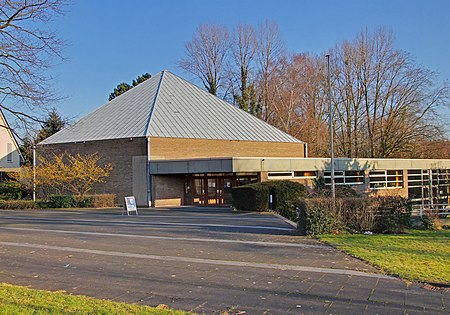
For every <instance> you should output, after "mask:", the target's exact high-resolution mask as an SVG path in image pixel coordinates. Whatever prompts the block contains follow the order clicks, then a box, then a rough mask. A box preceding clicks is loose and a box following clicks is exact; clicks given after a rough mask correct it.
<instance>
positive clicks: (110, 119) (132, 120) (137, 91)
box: [41, 73, 162, 144]
mask: <svg viewBox="0 0 450 315" xmlns="http://www.w3.org/2000/svg"><path fill="white" fill-rule="evenodd" d="M161 75H162V73H158V74H157V75H155V76H154V77H151V78H150V79H148V80H146V81H144V82H142V83H141V84H139V85H138V86H136V87H134V88H132V89H131V90H129V91H127V92H126V93H124V94H122V95H119V96H118V97H116V98H115V99H113V100H112V101H110V102H108V103H106V104H105V105H103V106H102V107H100V108H98V109H97V110H95V111H94V112H92V113H90V114H88V115H87V116H85V117H83V118H81V119H80V120H79V121H78V122H76V123H75V124H73V125H71V126H69V127H67V128H65V129H63V130H61V131H60V132H57V133H56V134H54V135H52V136H51V137H49V138H47V139H45V140H44V141H42V142H41V143H42V144H52V143H66V142H80V141H92V140H106V139H120V138H132V137H145V130H146V125H147V121H148V117H149V113H150V108H151V105H152V103H153V99H154V97H155V94H156V92H157V87H158V83H159V79H160V76H161Z"/></svg>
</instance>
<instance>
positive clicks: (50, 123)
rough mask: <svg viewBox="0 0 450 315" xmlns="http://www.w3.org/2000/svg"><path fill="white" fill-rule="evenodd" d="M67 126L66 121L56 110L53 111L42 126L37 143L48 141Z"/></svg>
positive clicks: (37, 136)
mask: <svg viewBox="0 0 450 315" xmlns="http://www.w3.org/2000/svg"><path fill="white" fill-rule="evenodd" d="M65 126H66V121H65V120H64V119H63V118H62V117H61V116H60V115H59V114H58V113H57V112H56V110H55V109H53V110H52V111H51V112H50V114H49V115H48V118H47V120H46V121H44V123H43V124H42V125H41V130H39V132H38V134H37V135H36V140H35V143H39V142H41V141H43V140H45V139H47V138H48V137H50V136H51V135H53V134H55V133H57V132H58V131H60V130H61V129H63V128H64V127H65Z"/></svg>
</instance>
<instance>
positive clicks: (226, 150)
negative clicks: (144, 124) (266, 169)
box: [150, 137, 304, 160]
mask: <svg viewBox="0 0 450 315" xmlns="http://www.w3.org/2000/svg"><path fill="white" fill-rule="evenodd" d="M150 156H151V158H152V159H154V160H170V159H190V158H204V157H304V145H303V143H285V142H254V141H236V140H209V139H181V138H157V137H152V138H150Z"/></svg>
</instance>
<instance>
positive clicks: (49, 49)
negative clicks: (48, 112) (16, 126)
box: [0, 0, 65, 123]
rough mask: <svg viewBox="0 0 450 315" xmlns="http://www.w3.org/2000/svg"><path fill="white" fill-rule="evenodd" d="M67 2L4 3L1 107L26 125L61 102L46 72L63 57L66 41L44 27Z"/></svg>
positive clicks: (0, 12)
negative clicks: (53, 102) (53, 61)
mask: <svg viewBox="0 0 450 315" xmlns="http://www.w3.org/2000/svg"><path fill="white" fill-rule="evenodd" d="M64 2H65V1H60V0H28V1H25V0H22V1H9V0H0V108H1V109H2V110H4V111H5V112H7V113H9V114H12V115H14V116H15V117H16V118H18V119H19V121H21V122H22V123H28V122H30V121H33V120H34V121H41V120H40V119H39V114H42V109H43V108H45V107H46V105H48V104H49V103H51V102H52V101H54V100H56V99H57V97H56V96H55V93H54V92H53V90H52V89H51V87H50V81H51V79H52V78H51V77H50V76H49V75H48V74H47V73H46V70H47V69H48V68H49V67H50V66H51V65H52V59H53V58H55V57H57V58H61V55H60V48H61V47H62V42H61V40H60V39H58V37H57V36H56V35H55V33H53V32H50V31H48V30H47V28H46V27H45V26H44V24H45V23H48V22H49V21H50V20H51V19H52V18H53V17H54V16H55V15H58V14H61V13H62V12H61V10H62V6H63V5H64ZM38 113H39V114H38Z"/></svg>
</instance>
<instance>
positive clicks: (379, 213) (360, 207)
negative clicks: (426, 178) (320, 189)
mask: <svg viewBox="0 0 450 315" xmlns="http://www.w3.org/2000/svg"><path fill="white" fill-rule="evenodd" d="M297 207H298V213H299V221H298V231H299V233H300V234H303V235H306V234H310V235H316V234H327V233H334V232H340V231H342V230H347V231H350V232H365V231H372V232H375V233H400V232H402V231H403V230H404V229H405V228H407V227H409V226H410V219H411V207H410V205H409V204H408V202H407V200H406V199H404V198H401V197H397V196H388V197H371V198H368V197H361V198H336V205H335V207H333V199H332V198H309V199H305V200H299V201H298V202H297Z"/></svg>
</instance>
